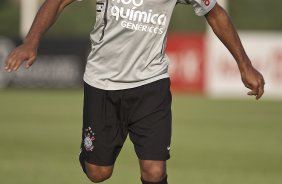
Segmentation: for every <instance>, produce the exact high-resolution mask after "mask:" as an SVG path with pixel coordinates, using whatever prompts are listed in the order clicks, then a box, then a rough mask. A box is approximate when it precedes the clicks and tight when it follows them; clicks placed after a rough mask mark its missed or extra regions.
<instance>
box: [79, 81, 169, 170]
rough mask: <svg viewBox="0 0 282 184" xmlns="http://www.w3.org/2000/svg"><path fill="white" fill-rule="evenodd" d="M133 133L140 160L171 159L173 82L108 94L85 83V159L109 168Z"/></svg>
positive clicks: (157, 82) (83, 147)
mask: <svg viewBox="0 0 282 184" xmlns="http://www.w3.org/2000/svg"><path fill="white" fill-rule="evenodd" d="M128 134H129V137H130V139H131V141H132V142H133V144H134V149H135V152H136V154H137V156H138V158H139V159H140V160H167V159H169V157H170V155H169V151H170V142H171V93H170V80H169V79H168V78H167V79H162V80H159V81H156V82H153V83H150V84H146V85H143V86H140V87H136V88H132V89H125V90H114V91H106V90H101V89H97V88H94V87H92V86H90V85H88V84H86V83H85V84H84V109H83V130H82V144H81V155H80V156H81V158H82V159H84V160H85V161H86V162H88V163H92V164H95V165H99V166H109V165H113V164H114V163H115V160H116V158H117V156H118V154H119V152H120V150H121V148H122V146H123V144H124V141H125V139H126V137H127V135H128Z"/></svg>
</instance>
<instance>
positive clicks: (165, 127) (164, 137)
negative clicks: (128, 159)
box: [129, 79, 172, 161]
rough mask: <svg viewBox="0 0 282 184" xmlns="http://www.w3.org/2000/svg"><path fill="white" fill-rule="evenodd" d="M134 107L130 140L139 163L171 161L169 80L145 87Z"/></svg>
mask: <svg viewBox="0 0 282 184" xmlns="http://www.w3.org/2000/svg"><path fill="white" fill-rule="evenodd" d="M142 95H143V96H142V98H140V99H141V100H140V102H139V103H137V104H138V106H137V107H136V108H135V111H134V116H133V117H134V118H132V120H133V121H132V123H131V124H130V126H129V136H130V139H131V141H132V142H133V144H134V148H135V151H136V154H137V156H138V158H139V159H140V160H162V161H165V160H167V159H169V157H170V154H169V152H170V143H171V126H172V116H171V94H170V82H169V79H163V80H160V81H157V82H154V83H152V84H149V85H147V86H146V88H145V89H143V90H142Z"/></svg>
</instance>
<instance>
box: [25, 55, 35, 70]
mask: <svg viewBox="0 0 282 184" xmlns="http://www.w3.org/2000/svg"><path fill="white" fill-rule="evenodd" d="M34 61H35V57H30V58H29V59H28V60H27V61H26V64H25V68H26V69H28V68H29V67H31V65H32V64H33V63H34Z"/></svg>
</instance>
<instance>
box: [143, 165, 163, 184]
mask: <svg viewBox="0 0 282 184" xmlns="http://www.w3.org/2000/svg"><path fill="white" fill-rule="evenodd" d="M141 175H142V178H143V179H144V180H145V181H150V182H158V181H161V180H163V179H164V178H165V177H166V169H165V167H163V166H161V165H150V166H147V167H142V168H141Z"/></svg>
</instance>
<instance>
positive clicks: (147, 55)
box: [5, 0, 264, 184]
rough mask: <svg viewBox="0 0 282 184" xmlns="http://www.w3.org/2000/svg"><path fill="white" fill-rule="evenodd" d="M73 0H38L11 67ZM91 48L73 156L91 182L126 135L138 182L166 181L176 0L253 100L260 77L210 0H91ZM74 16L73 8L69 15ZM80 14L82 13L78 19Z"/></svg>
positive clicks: (29, 59) (108, 168) (106, 174)
mask: <svg viewBox="0 0 282 184" xmlns="http://www.w3.org/2000/svg"><path fill="white" fill-rule="evenodd" d="M74 1H75V0H46V1H45V2H44V3H43V5H42V7H41V8H40V10H39V11H38V13H37V16H36V18H35V20H34V22H33V25H32V27H31V29H30V31H29V33H28V35H27V36H26V38H25V39H24V41H23V44H22V45H20V46H19V47H17V48H16V49H14V50H13V51H12V52H11V54H10V55H9V56H8V58H7V60H6V65H5V69H6V70H7V71H8V72H11V71H16V70H17V69H18V68H19V66H20V65H21V64H22V63H24V62H25V67H26V68H29V67H30V66H31V65H32V64H33V63H34V61H35V58H36V55H37V48H38V45H39V42H40V39H41V38H42V36H43V34H44V33H45V32H46V31H47V29H48V28H49V27H50V26H51V25H52V24H53V23H54V22H55V20H56V18H57V17H58V16H59V14H60V13H61V12H62V11H63V9H64V8H65V7H66V6H67V5H68V4H70V3H72V2H74ZM96 2H97V6H96V7H97V10H96V12H97V15H96V24H95V27H94V30H93V31H92V32H91V41H92V45H91V46H92V50H91V53H90V55H89V57H88V61H87V65H86V69H85V74H84V81H85V83H84V108H83V130H82V144H81V153H80V157H79V160H80V163H81V166H82V168H83V171H84V172H85V173H86V175H87V177H88V178H89V179H90V180H91V181H93V182H102V181H104V180H106V179H108V178H110V176H111V174H112V172H113V168H114V163H115V160H116V158H117V156H118V154H119V152H120V150H121V148H122V146H123V143H124V141H125V139H126V137H127V135H128V134H129V137H130V139H131V141H132V142H133V144H134V148H135V151H136V154H137V156H138V159H139V164H140V170H141V180H142V183H143V184H167V173H166V160H167V159H169V157H170V155H169V151H170V140H171V94H170V81H169V75H168V65H169V59H168V57H167V56H166V54H165V48H166V37H167V28H168V25H169V22H170V18H171V14H172V12H173V9H174V7H175V5H176V4H190V5H192V6H193V7H194V9H195V13H196V14H197V15H199V16H205V18H206V20H207V22H208V23H209V25H210V26H211V27H212V29H213V31H214V32H215V34H216V35H217V37H218V38H219V39H220V40H221V41H222V42H223V44H224V45H225V46H226V47H227V48H228V49H229V51H230V52H231V54H232V55H233V56H234V58H235V60H236V62H237V64H238V68H239V70H240V73H241V77H242V81H243V83H244V85H245V86H246V87H247V88H249V89H250V90H251V91H250V92H249V93H248V95H254V96H255V97H256V99H259V98H260V97H261V96H262V95H263V93H264V79H263V76H262V75H261V74H260V73H259V72H258V71H257V70H256V69H255V68H254V67H253V66H252V64H251V61H250V59H249V58H248V56H247V54H246V52H245V50H244V48H243V46H242V44H241V41H240V39H239V36H238V34H237V31H236V30H235V28H234V26H233V24H232V22H231V20H230V18H229V16H228V14H227V13H226V11H225V10H224V9H223V8H222V7H221V6H220V5H218V4H217V2H216V0H96ZM77 16H79V15H77ZM82 21H83V20H82Z"/></svg>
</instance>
